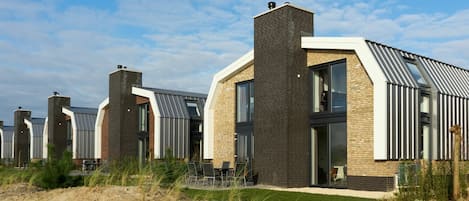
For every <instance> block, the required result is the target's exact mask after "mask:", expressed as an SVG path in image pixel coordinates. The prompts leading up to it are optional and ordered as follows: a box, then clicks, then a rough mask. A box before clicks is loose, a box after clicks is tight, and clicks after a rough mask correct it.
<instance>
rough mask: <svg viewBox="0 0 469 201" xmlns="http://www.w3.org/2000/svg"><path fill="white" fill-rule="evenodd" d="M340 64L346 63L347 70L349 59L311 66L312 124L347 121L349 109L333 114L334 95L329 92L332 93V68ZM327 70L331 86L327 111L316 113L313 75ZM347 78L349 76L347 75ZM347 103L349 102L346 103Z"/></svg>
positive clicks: (310, 98)
mask: <svg viewBox="0 0 469 201" xmlns="http://www.w3.org/2000/svg"><path fill="white" fill-rule="evenodd" d="M339 63H344V64H345V69H347V59H346V58H343V59H338V60H335V61H330V62H326V63H321V64H317V65H312V66H309V85H310V90H309V93H310V96H309V103H310V104H309V105H310V120H311V124H313V123H314V122H319V123H328V122H342V121H345V120H346V114H347V109H345V111H341V112H332V93H331V92H329V91H332V73H331V72H332V66H333V65H335V64H339ZM324 69H327V74H328V75H327V76H328V80H327V81H328V86H329V89H328V90H329V91H328V94H327V103H328V104H327V110H326V111H322V112H314V106H313V105H314V86H313V85H314V78H313V73H314V72H315V71H320V70H324ZM346 77H347V75H346ZM345 102H346V103H347V101H345Z"/></svg>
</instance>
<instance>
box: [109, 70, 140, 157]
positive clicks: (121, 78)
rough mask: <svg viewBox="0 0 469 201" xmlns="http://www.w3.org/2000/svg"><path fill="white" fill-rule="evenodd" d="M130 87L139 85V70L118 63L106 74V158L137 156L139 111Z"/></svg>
mask: <svg viewBox="0 0 469 201" xmlns="http://www.w3.org/2000/svg"><path fill="white" fill-rule="evenodd" d="M133 86H142V73H141V72H136V71H132V70H128V69H127V67H122V66H121V65H119V66H118V69H117V70H116V71H114V72H112V73H111V74H110V75H109V122H108V125H109V137H108V139H103V140H107V142H108V144H109V153H108V154H109V155H108V156H109V157H108V159H109V160H118V159H122V158H126V157H137V153H138V141H137V129H138V125H137V124H138V118H137V117H138V113H137V104H136V102H135V96H134V95H132V87H133Z"/></svg>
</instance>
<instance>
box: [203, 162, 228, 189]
mask: <svg viewBox="0 0 469 201" xmlns="http://www.w3.org/2000/svg"><path fill="white" fill-rule="evenodd" d="M202 170H203V175H204V177H203V179H204V184H205V181H207V182H209V181H210V180H212V186H215V181H216V179H217V174H216V173H215V169H214V168H213V164H212V163H202ZM222 183H223V178H222Z"/></svg>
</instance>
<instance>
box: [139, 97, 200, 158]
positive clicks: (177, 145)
mask: <svg viewBox="0 0 469 201" xmlns="http://www.w3.org/2000/svg"><path fill="white" fill-rule="evenodd" d="M145 89H147V90H151V91H153V92H154V93H155V99H156V104H157V106H158V109H159V111H160V115H161V117H160V119H159V121H160V128H155V130H156V129H159V131H160V135H161V136H160V139H161V141H160V142H158V143H159V144H160V150H158V151H159V152H160V156H162V157H164V156H165V150H166V149H171V150H172V152H173V155H174V157H176V158H186V157H189V137H190V136H189V135H190V125H189V124H190V119H191V117H190V115H189V111H188V110H187V105H186V102H188V101H190V102H195V103H197V105H198V110H199V113H200V118H202V119H203V116H202V115H203V112H204V110H203V108H204V106H205V100H206V98H207V95H205V94H198V93H190V92H181V91H173V90H165V89H154V88H145Z"/></svg>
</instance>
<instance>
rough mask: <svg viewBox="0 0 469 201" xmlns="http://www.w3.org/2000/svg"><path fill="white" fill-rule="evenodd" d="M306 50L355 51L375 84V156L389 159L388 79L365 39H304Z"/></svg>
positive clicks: (377, 158) (379, 158)
mask: <svg viewBox="0 0 469 201" xmlns="http://www.w3.org/2000/svg"><path fill="white" fill-rule="evenodd" d="M301 47H302V48H304V49H327V50H353V51H355V53H356V54H357V56H358V58H359V59H360V61H361V63H362V64H363V67H364V68H365V70H366V72H367V73H368V75H369V76H370V79H371V81H372V82H373V143H374V149H373V156H374V159H375V160H386V159H387V144H388V143H387V115H386V114H387V111H386V108H387V93H386V92H387V87H386V83H387V80H386V77H385V75H384V73H383V72H382V71H381V68H380V67H379V64H378V62H377V61H376V59H375V57H374V56H373V54H372V53H371V51H370V49H369V47H368V45H367V44H366V41H365V39H364V38H353V37H350V38H349V37H302V38H301Z"/></svg>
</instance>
